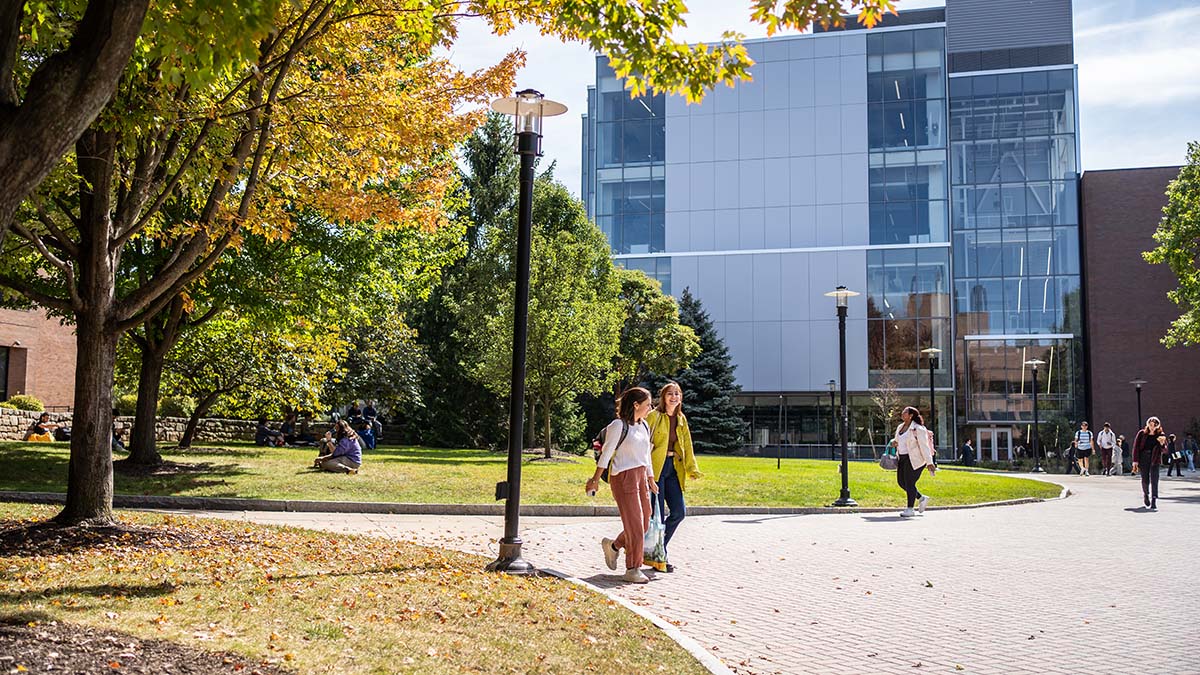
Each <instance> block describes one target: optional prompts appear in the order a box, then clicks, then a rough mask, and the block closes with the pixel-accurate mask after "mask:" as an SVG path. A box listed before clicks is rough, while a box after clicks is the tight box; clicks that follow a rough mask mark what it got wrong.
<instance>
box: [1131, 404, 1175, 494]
mask: <svg viewBox="0 0 1200 675" xmlns="http://www.w3.org/2000/svg"><path fill="white" fill-rule="evenodd" d="M1166 448H1167V435H1166V434H1165V433H1164V432H1163V428H1162V422H1160V421H1159V419H1158V418H1157V417H1151V418H1150V419H1148V420H1146V426H1145V427H1143V428H1142V429H1139V430H1138V432H1137V436H1136V437H1134V439H1133V471H1134V473H1140V474H1141V476H1142V503H1143V504H1145V505H1146V506H1148V507H1150V510H1151V511H1157V510H1158V473H1159V468H1160V467H1161V466H1162V460H1163V453H1164V451H1165V450H1166Z"/></svg>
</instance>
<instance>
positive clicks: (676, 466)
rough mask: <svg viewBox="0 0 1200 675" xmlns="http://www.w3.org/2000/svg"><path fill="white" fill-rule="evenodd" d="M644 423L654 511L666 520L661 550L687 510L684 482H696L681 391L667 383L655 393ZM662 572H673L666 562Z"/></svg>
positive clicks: (693, 458)
mask: <svg viewBox="0 0 1200 675" xmlns="http://www.w3.org/2000/svg"><path fill="white" fill-rule="evenodd" d="M646 423H647V424H649V425H650V439H651V442H652V443H653V449H652V450H651V451H650V463H651V466H652V467H653V469H654V480H655V482H657V483H658V511H659V513H662V514H665V516H666V518H665V523H664V524H665V526H666V532H665V534H664V536H663V548H664V550H665V549H666V547H667V546H668V545H669V544H670V543H671V536H672V535H674V534H675V530H676V528H678V527H679V524H680V523H682V522H683V519H684V516H685V515H686V514H687V507H686V506H685V505H684V503H683V490H684V487H685V486H686V484H687V478H691V479H693V480H695V479H697V478H700V469H699V467H697V466H696V453H695V451H694V450H693V449H692V432H691V431H690V430H689V429H688V422H687V417H685V416H684V414H683V389H681V388H680V386H679V385H678V384H676V383H675V382H668V383H667V384H666V385H664V386H663V388H662V389H660V390H659V392H658V406H657V407H656V408H655V409H654V410H651V411H650V414H649V415H647V416H646ZM665 571H667V572H674V571H675V566H674V565H672V564H671V563H670V562H669V558H668V562H667V563H666V570H665Z"/></svg>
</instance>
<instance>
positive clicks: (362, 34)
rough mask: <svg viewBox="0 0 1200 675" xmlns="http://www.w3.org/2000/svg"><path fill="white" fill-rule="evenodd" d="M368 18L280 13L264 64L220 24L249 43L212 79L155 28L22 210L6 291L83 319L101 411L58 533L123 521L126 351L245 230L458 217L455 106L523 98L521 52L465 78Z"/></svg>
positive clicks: (85, 417) (409, 37)
mask: <svg viewBox="0 0 1200 675" xmlns="http://www.w3.org/2000/svg"><path fill="white" fill-rule="evenodd" d="M362 9H363V7H360V6H358V5H356V4H355V3H346V4H345V5H338V6H333V5H330V4H326V3H323V2H317V1H316V0H312V2H311V3H308V4H302V3H287V4H286V5H281V6H280V8H279V11H278V13H277V14H276V15H274V16H272V17H270V18H271V20H270V21H267V22H264V24H265V25H264V26H263V27H262V30H261V33H258V34H256V35H257V38H258V39H256V40H255V41H254V45H255V47H254V50H253V53H252V56H253V58H251V59H248V60H246V59H241V58H240V57H239V54H240V52H239V51H238V50H239V49H240V48H241V46H242V43H241V41H240V39H239V38H244V37H245V36H244V35H243V34H242V33H238V32H237V31H239V30H241V31H244V30H246V29H245V28H240V27H239V28H236V29H235V27H234V26H235V24H236V22H234V21H225V22H215V23H212V24H207V25H205V28H206V29H208V30H209V31H210V32H211V33H213V35H212V36H211V37H212V40H208V38H205V39H204V40H203V41H202V42H203V44H205V45H208V44H210V43H211V44H215V45H223V44H225V43H224V42H223V40H224V39H225V38H226V37H227V36H226V32H229V31H233V32H235V33H236V34H235V35H233V36H231V39H230V41H229V43H228V44H229V47H228V49H229V50H230V54H229V55H226V56H227V57H226V58H224V59H223V60H220V62H222V63H227V64H228V67H224V68H222V69H221V70H220V71H219V73H218V74H216V75H211V74H210V77H209V78H208V79H199V80H193V79H189V77H187V76H186V73H187V72H190V69H191V68H194V69H195V70H197V71H202V72H208V71H205V67H206V64H205V63H204V59H205V58H207V57H209V56H211V54H210V53H209V50H208V49H207V48H204V49H199V50H188V49H184V48H182V43H180V42H179V41H176V40H174V36H175V34H176V32H177V31H178V30H179V29H178V27H176V28H175V32H173V30H172V29H170V28H163V29H162V30H161V31H160V32H155V33H153V34H152V35H151V37H154V38H161V42H162V43H165V44H167V45H170V46H172V47H177V49H173V50H162V51H161V52H160V51H159V48H160V47H161V46H162V45H161V44H158V43H154V44H151V45H149V47H148V50H147V51H145V52H144V53H145V54H146V56H143V57H139V58H140V59H143V60H145V63H141V64H140V67H139V68H133V69H131V72H130V73H129V74H127V76H126V81H125V83H124V84H123V86H122V87H121V89H120V90H119V92H118V96H116V97H115V98H114V99H113V101H112V102H111V104H110V105H109V107H108V108H107V109H106V110H105V112H104V113H103V114H102V115H101V117H100V118H99V119H98V120H97V122H96V123H95V124H93V126H92V127H91V128H89V129H88V130H87V131H85V132H84V134H83V136H82V137H81V139H80V141H79V143H78V144H77V148H76V152H75V155H74V157H73V158H70V160H69V161H67V162H64V163H63V164H61V165H60V166H59V167H58V168H56V170H55V172H54V173H53V174H52V175H51V177H50V178H49V179H48V180H47V181H45V182H44V183H43V185H42V187H41V189H40V190H39V192H38V194H37V195H36V196H35V198H33V199H31V200H29V201H27V203H26V206H24V207H22V208H23V209H24V211H23V217H22V219H21V220H20V221H19V222H17V223H14V226H13V231H14V232H15V233H16V234H18V235H19V240H14V241H15V242H16V243H15V244H12V245H10V246H8V250H6V252H5V256H4V258H3V264H4V266H5V267H6V268H7V269H6V270H5V271H4V273H2V274H0V284H4V285H7V286H9V287H10V288H13V289H15V290H17V291H19V292H20V293H22V294H24V295H25V296H26V297H27V298H28V299H30V300H32V301H33V302H36V303H38V304H40V305H42V306H44V307H48V308H51V309H53V310H55V311H58V312H60V313H61V314H63V315H66V316H69V317H73V318H74V320H75V324H76V332H77V336H78V339H77V351H78V355H77V364H78V368H77V371H76V377H77V380H76V391H75V400H76V401H81V402H85V403H81V405H80V407H78V408H76V411H75V416H74V420H73V432H74V433H73V435H72V461H71V463H70V470H69V476H68V486H67V504H66V507H65V508H64V510H63V512H62V514H60V521H62V522H67V523H74V522H97V523H105V522H109V521H111V517H112V516H111V494H112V487H111V484H112V476H111V471H112V468H111V462H110V459H109V426H110V416H111V391H112V382H113V363H114V359H115V350H116V343H117V340H118V339H119V337H120V336H121V334H122V333H123V332H125V331H126V330H128V329H130V328H133V327H135V326H138V325H141V324H142V323H143V322H145V321H146V320H147V319H148V318H150V317H152V316H154V315H155V314H157V313H159V312H160V311H162V310H163V309H164V308H165V307H167V305H169V304H170V303H171V302H172V301H173V299H174V298H175V297H176V296H178V295H179V294H180V293H181V292H183V291H184V290H185V289H187V288H188V287H189V286H190V285H191V284H193V283H195V282H197V281H198V280H199V279H201V278H202V277H203V276H204V275H205V274H206V273H208V271H209V270H210V269H211V268H212V266H213V265H214V264H215V263H216V262H217V260H219V259H220V257H221V255H222V253H223V252H224V250H225V249H226V248H227V247H228V246H230V245H231V244H234V243H236V242H237V241H238V240H239V239H240V238H241V237H242V236H243V232H242V231H243V229H245V230H246V231H247V232H249V233H254V234H259V235H261V236H264V237H266V238H268V239H278V240H286V238H287V237H288V236H289V235H290V233H291V229H292V219H291V217H290V216H291V214H292V213H294V212H295V211H296V210H297V209H298V208H309V209H312V210H314V211H316V212H318V213H320V214H322V216H323V217H324V218H325V219H326V220H329V221H330V222H338V221H343V220H345V221H369V222H371V223H372V224H374V225H375V226H376V227H380V228H389V227H395V228H403V227H414V228H421V229H427V230H433V229H436V228H437V227H438V226H439V225H441V224H443V223H444V222H445V217H444V213H443V210H442V209H441V207H440V203H441V202H442V199H443V198H444V196H445V195H446V194H447V193H448V191H451V190H452V189H453V187H454V180H453V174H452V168H453V167H452V158H451V157H450V156H449V155H448V153H447V152H446V149H447V148H449V147H451V146H452V145H453V144H454V142H456V141H457V139H459V138H461V137H462V136H463V135H465V133H467V132H468V131H469V130H470V129H471V128H472V127H473V126H474V124H475V123H476V121H477V120H478V119H479V116H478V115H477V114H459V113H458V112H457V111H458V110H459V109H460V108H462V107H464V106H469V105H471V104H479V103H482V102H484V101H486V100H488V99H490V98H491V97H493V96H494V95H496V94H498V93H501V92H503V91H507V90H508V89H509V82H511V79H512V74H513V69H514V68H515V66H516V64H517V63H518V62H519V57H518V56H516V55H512V56H510V57H509V58H507V59H506V60H504V61H503V62H502V63H501V64H500V65H499V66H497V67H495V68H492V69H488V70H485V71H481V72H479V73H475V74H470V75H468V74H463V73H459V72H457V71H455V70H454V69H453V68H452V67H450V65H449V64H448V63H447V62H445V61H444V60H439V59H434V58H432V57H431V56H430V54H432V50H433V48H434V44H435V40H436V39H437V36H435V35H431V34H429V32H428V28H429V26H428V24H427V23H425V21H426V19H425V18H422V17H415V16H413V13H411V12H408V11H407V10H406V8H405V6H404V5H397V4H391V3H385V4H383V5H381V6H377V7H376V6H373V8H372V10H371V11H367V12H363V11H361V10H362ZM176 20H182V19H181V17H178V16H175V15H172V16H168V17H164V21H166V22H167V25H168V26H170V25H171V23H170V22H171V21H176ZM200 35H201V36H203V35H205V33H203V32H201V33H200ZM400 36H406V37H405V39H401V38H400ZM193 39H194V38H193ZM364 55H365V56H366V57H368V59H369V60H364ZM181 73H185V74H181ZM139 239H154V240H156V241H159V242H161V244H162V248H163V249H164V250H166V251H169V254H167V255H166V256H164V257H163V259H162V262H161V266H159V267H156V268H154V269H153V270H150V271H149V273H147V274H145V275H118V270H119V269H120V265H121V259H122V257H123V255H124V254H125V253H126V251H127V249H128V247H129V246H130V244H131V242H133V241H135V240H139ZM143 280H144V281H143Z"/></svg>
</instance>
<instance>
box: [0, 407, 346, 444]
mask: <svg viewBox="0 0 1200 675" xmlns="http://www.w3.org/2000/svg"><path fill="white" fill-rule="evenodd" d="M40 415H41V413H36V412H29V411H27V410H13V409H11V408H0V441H21V440H25V434H26V433H27V432H28V431H29V427H31V426H33V423H34V422H36V421H37V419H38V417H39V416H40ZM50 419H51V420H53V421H54V422H56V423H58V424H61V425H64V426H70V425H71V413H50ZM116 419H117V421H118V422H121V423H123V424H124V425H125V429H126V433H125V441H126V442H128V441H129V433H128V430H129V429H131V428H132V427H133V417H132V416H124V415H123V416H120V417H117V418H116ZM255 426H256V423H255V422H252V421H250V420H226V419H216V418H206V419H202V420H200V424H199V426H198V428H197V429H196V440H197V441H253V440H254V428H255ZM326 426H327V425H325V424H313V425H311V426H310V427H309V429H310V433H312V434H313V435H317V436H319V435H321V434H323V433H325V429H326ZM271 427H272V428H275V429H278V428H279V422H278V421H274V422H271ZM185 428H187V419H186V418H183V417H160V418H158V427H157V430H156V432H155V436H156V437H157V438H158V440H159V442H160V443H174V442H176V441H178V440H179V439H180V437H182V436H183V430H184V429H185Z"/></svg>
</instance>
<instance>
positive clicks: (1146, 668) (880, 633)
mask: <svg viewBox="0 0 1200 675" xmlns="http://www.w3.org/2000/svg"><path fill="white" fill-rule="evenodd" d="M1050 478H1051V479H1052V480H1055V481H1056V482H1061V483H1063V484H1065V485H1067V486H1068V487H1070V488H1071V489H1072V491H1073V493H1074V496H1072V497H1070V498H1069V499H1065V500H1057V501H1052V502H1047V503H1044V504H1032V505H1021V506H1008V507H997V508H990V509H967V510H951V511H939V512H936V513H930V514H928V515H926V516H924V517H923V518H918V519H912V520H902V519H900V518H898V517H896V516H895V515H892V514H840V515H813V516H803V515H799V516H761V517H760V516H752V515H739V516H702V517H692V518H689V519H688V520H687V521H685V523H684V524H683V526H682V527H681V528H680V530H679V533H678V539H677V541H676V543H675V545H673V546H672V559H673V561H674V562H675V564H676V565H677V566H678V567H679V571H678V572H676V573H674V574H670V575H668V574H659V575H657V577H656V578H655V579H653V580H652V581H651V583H649V584H647V585H645V586H626V585H622V584H620V583H618V581H617V579H616V576H615V575H612V574H610V573H609V572H608V570H607V568H605V567H604V565H603V560H602V558H601V555H600V551H599V546H598V544H597V541H598V540H599V538H600V537H601V536H603V535H609V536H611V535H612V534H613V533H614V532H615V530H616V528H617V527H618V525H617V523H616V522H615V521H614V519H611V518H603V519H597V518H527V519H524V520H523V522H522V536H523V538H524V539H525V541H526V546H525V551H526V557H527V558H529V559H530V560H531V561H533V562H534V563H535V564H537V565H539V566H541V567H546V568H553V569H555V570H558V571H561V572H563V573H565V574H568V575H571V576H576V577H579V578H582V579H584V580H586V581H589V582H591V583H593V584H596V585H598V586H601V587H603V588H606V589H609V590H610V591H611V592H615V593H617V594H619V595H621V596H623V597H625V598H628V599H629V600H631V601H632V602H634V603H636V604H638V605H640V606H642V607H645V608H646V609H648V610H649V611H651V612H653V613H655V614H658V615H659V616H661V617H663V618H665V619H667V620H668V621H670V622H671V623H673V624H675V625H677V626H679V627H680V629H681V630H682V631H683V632H684V633H685V634H686V635H688V636H690V637H692V638H693V639H695V640H696V641H698V642H699V643H700V644H701V645H703V646H704V647H705V648H707V649H709V650H710V651H711V652H712V653H713V654H715V655H716V656H718V657H719V658H720V659H721V660H722V661H724V663H725V664H726V665H728V666H729V667H730V668H731V669H733V670H734V671H735V672H737V673H747V674H749V673H754V674H767V673H787V674H792V673H903V674H908V675H911V674H913V673H922V672H939V673H961V672H966V673H997V674H1006V675H1007V674H1010V673H1061V674H1064V675H1068V674H1069V675H1074V674H1077V673H1089V674H1091V673H1096V674H1102V673H1112V674H1114V675H1117V674H1120V675H1124V674H1126V673H1135V672H1138V673H1172V674H1179V673H1200V641H1198V640H1196V639H1195V637H1194V630H1195V622H1196V618H1197V616H1198V610H1197V608H1198V607H1200V589H1198V588H1197V586H1196V585H1195V584H1194V583H1191V582H1190V580H1189V579H1188V578H1187V570H1189V569H1194V567H1195V564H1196V555H1195V553H1194V551H1195V550H1197V546H1198V543H1197V534H1198V533H1200V480H1197V479H1194V478H1188V479H1184V480H1179V479H1174V480H1167V479H1165V478H1164V479H1163V485H1162V487H1163V497H1162V499H1161V500H1160V509H1161V510H1160V511H1159V512H1158V513H1149V512H1147V511H1146V510H1144V509H1142V508H1141V507H1140V489H1139V487H1138V486H1137V479H1136V478H1135V477H1134V478H1131V477H1121V478H1106V477H1099V476H1096V477H1090V478H1078V477H1073V476H1050ZM936 481H937V479H936V478H934V479H932V480H930V479H929V478H926V479H924V480H923V487H926V488H927V489H928V490H929V492H930V494H931V495H932V496H933V497H934V499H936V495H937V484H936ZM209 515H214V516H221V517H245V518H250V519H253V520H256V521H260V522H279V523H289V524H294V525H301V526H307V527H320V528H323V529H333V530H339V531H357V532H366V533H372V534H379V535H386V536H393V537H402V538H406V539H415V540H418V541H423V542H427V543H431V544H437V545H441V546H450V547H455V548H460V549H465V550H469V551H475V552H479V553H483V554H485V555H486V554H489V553H494V545H492V544H491V541H492V540H493V539H495V538H496V537H497V536H499V533H500V521H499V520H498V519H496V518H495V517H462V518H450V517H446V516H441V517H428V516H426V517H422V516H374V515H373V516H351V515H348V514H281V513H271V514H250V513H246V514H229V513H225V514H218V513H213V514H209Z"/></svg>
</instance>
